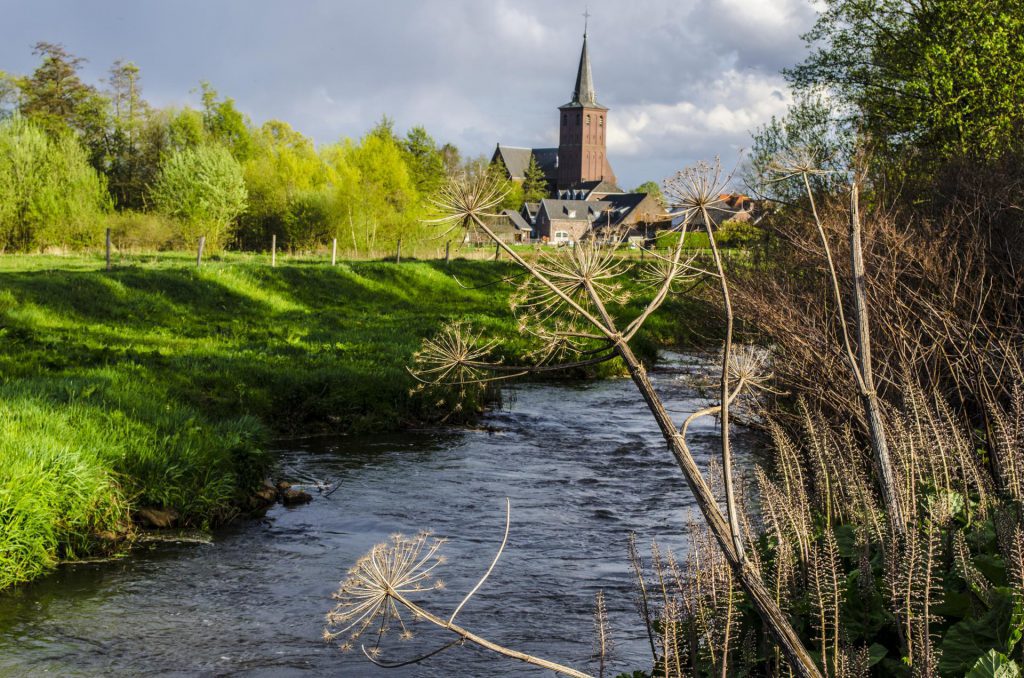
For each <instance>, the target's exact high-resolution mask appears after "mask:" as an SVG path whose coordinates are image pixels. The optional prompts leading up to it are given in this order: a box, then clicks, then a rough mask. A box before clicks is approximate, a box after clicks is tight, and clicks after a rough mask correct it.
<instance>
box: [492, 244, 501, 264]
mask: <svg viewBox="0 0 1024 678" xmlns="http://www.w3.org/2000/svg"><path fill="white" fill-rule="evenodd" d="M499 255H501V245H495V246H494V260H495V261H497V260H498V256H499Z"/></svg>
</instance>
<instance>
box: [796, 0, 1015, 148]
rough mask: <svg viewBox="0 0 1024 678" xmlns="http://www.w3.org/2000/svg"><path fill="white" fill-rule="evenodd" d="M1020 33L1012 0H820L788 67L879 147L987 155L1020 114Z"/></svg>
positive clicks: (803, 86)
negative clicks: (802, 56) (804, 45)
mask: <svg viewBox="0 0 1024 678" xmlns="http://www.w3.org/2000/svg"><path fill="white" fill-rule="evenodd" d="M1022 34H1024V12H1021V7H1020V2H1019V1H1018V0H935V1H933V2H923V3H913V2H906V1H905V0H827V2H826V7H825V11H824V12H823V13H822V14H821V16H820V17H819V19H818V22H817V24H816V25H815V27H814V28H813V29H812V30H811V31H810V32H809V33H808V34H807V35H806V36H805V39H806V40H807V41H808V43H809V44H810V45H812V46H814V51H813V52H812V53H811V55H810V56H809V57H808V58H807V59H806V60H805V61H804V62H803V63H802V64H800V65H798V66H796V67H795V68H792V69H790V70H788V71H786V75H787V77H788V79H789V81H790V82H791V83H792V84H793V85H794V86H795V87H796V88H797V89H799V90H801V91H804V92H814V91H816V90H820V89H824V90H826V91H827V92H828V93H829V95H830V97H831V98H832V101H831V105H832V106H836V105H838V106H839V108H840V109H841V110H842V111H843V112H844V113H845V115H846V117H847V120H848V121H849V122H850V123H851V124H852V125H853V126H854V127H855V128H857V129H859V130H860V131H861V132H863V133H864V134H866V135H868V136H869V137H870V138H871V139H872V140H873V141H874V142H876V143H879V144H882V146H883V150H886V149H887V150H888V151H890V152H895V153H898V152H900V151H903V150H906V149H910V148H912V149H914V152H915V153H920V154H923V155H924V158H925V160H940V161H941V160H943V159H946V158H950V157H978V156H980V157H993V156H998V155H999V154H1000V153H1001V152H1002V151H1003V150H1005V149H1006V147H1007V145H1008V144H1007V142H1008V141H1010V140H1012V138H1013V137H1014V135H1015V131H1019V125H1020V123H1021V121H1022V120H1024V113H1022V110H1024V109H1022V107H1024V89H1022V88H1021V87H1020V86H1019V83H1020V82H1022V81H1024V41H1022V40H1021V39H1020V36H1021V35H1022Z"/></svg>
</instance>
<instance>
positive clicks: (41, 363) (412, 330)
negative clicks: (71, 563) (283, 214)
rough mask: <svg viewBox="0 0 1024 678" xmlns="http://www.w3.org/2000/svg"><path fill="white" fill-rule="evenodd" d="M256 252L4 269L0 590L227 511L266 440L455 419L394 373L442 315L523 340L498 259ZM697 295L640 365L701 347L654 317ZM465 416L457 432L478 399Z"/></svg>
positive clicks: (648, 347)
mask: <svg viewBox="0 0 1024 678" xmlns="http://www.w3.org/2000/svg"><path fill="white" fill-rule="evenodd" d="M266 259H268V257H265V256H262V255H247V254H225V255H220V256H215V257H213V258H210V259H207V260H205V261H204V262H203V265H202V267H201V268H198V269H197V268H196V267H195V262H194V259H193V258H192V256H191V255H185V254H169V253H160V254H159V255H133V256H132V257H130V258H127V257H122V258H121V259H120V260H119V262H118V265H116V266H115V267H114V268H113V270H111V271H109V272H108V271H105V270H104V261H103V258H102V256H101V255H95V254H79V255H73V256H47V255H6V256H3V257H0V280H2V286H0V336H2V338H3V339H2V343H0V375H2V380H0V432H2V436H0V458H3V459H4V464H3V465H2V466H0V525H2V526H3V530H0V588H5V587H7V586H10V585H12V584H16V583H18V582H23V581H27V580H30V579H32V578H34V577H36V576H39V575H40V574H42V573H44V572H46V571H48V570H49V569H51V568H52V567H54V566H55V565H56V564H57V563H58V562H60V561H61V560H66V559H76V558H81V557H84V556H89V555H102V554H107V553H111V552H117V551H121V550H123V547H124V542H125V541H130V539H131V537H132V535H133V533H134V532H135V530H136V528H135V527H134V526H133V515H135V513H136V512H137V511H138V510H139V509H140V508H142V507H152V508H157V509H168V510H173V511H174V512H175V513H176V514H177V516H178V518H177V521H176V522H177V524H178V525H182V526H196V527H209V526H211V525H214V524H217V523H220V522H223V521H226V520H229V519H231V518H233V517H234V516H236V515H238V513H239V512H240V510H241V508H242V507H244V505H245V503H246V500H247V498H248V497H249V496H251V494H252V492H253V491H254V490H255V489H256V488H257V487H258V486H259V485H260V483H262V481H263V480H264V479H265V478H267V477H268V474H270V473H271V470H272V467H273V463H274V460H273V459H272V458H271V457H270V456H269V455H268V454H267V453H266V452H265V449H266V442H267V441H268V440H269V439H270V438H271V437H272V436H274V435H276V434H296V433H315V432H322V431H330V432H335V433H348V432H353V433H355V432H358V433H367V432H380V431H389V430H395V429H400V428H403V427H409V426H421V425H431V424H436V423H438V421H439V419H440V418H441V417H442V416H449V417H450V415H451V409H450V408H448V409H446V408H445V407H438V403H437V402H436V401H435V400H433V399H428V398H423V397H418V396H416V395H414V394H412V393H411V390H412V388H413V387H414V386H415V381H414V380H413V379H412V377H411V376H410V375H409V374H408V373H407V371H406V369H405V366H406V365H408V364H409V363H410V361H411V358H412V354H413V353H414V352H415V351H416V349H417V348H418V347H419V345H420V342H421V340H422V339H423V338H424V337H426V336H429V335H431V334H432V333H433V332H434V330H435V329H437V328H438V327H439V326H440V325H441V324H442V323H443V322H445V321H447V320H454V319H460V320H463V321H466V322H469V323H471V324H472V325H473V326H475V327H477V328H480V329H481V330H482V331H483V332H484V333H486V334H487V335H489V336H494V337H500V338H502V340H503V346H502V351H503V352H504V355H505V357H506V358H508V359H513V360H514V359H516V358H517V357H521V356H522V354H523V353H524V352H525V351H526V350H527V348H528V346H527V344H526V343H525V340H523V339H522V338H521V337H520V333H519V332H518V330H517V329H516V326H515V321H514V319H513V316H512V315H511V313H510V312H509V309H508V303H507V302H508V294H509V291H510V289H511V287H510V286H509V285H507V284H495V283H496V282H497V281H501V280H502V279H503V278H504V277H506V276H509V275H510V274H512V273H513V268H512V266H511V265H510V264H507V263H505V262H490V261H467V260H462V259H455V260H453V261H452V262H451V263H450V265H448V266H446V265H445V263H444V262H443V261H432V262H422V261H418V262H417V261H411V262H403V263H402V264H400V265H396V264H394V263H392V262H382V261H378V262H346V263H340V264H339V265H337V266H333V267H332V266H329V265H328V264H326V263H325V262H324V261H323V260H322V259H318V258H307V259H303V258H288V259H285V258H284V257H279V262H278V264H279V265H278V266H277V267H271V266H269V265H268V264H269V262H268V261H267V260H266ZM697 303H698V302H684V301H679V302H675V305H674V306H673V307H672V308H671V309H668V310H667V311H665V312H663V313H662V316H661V317H659V318H656V319H655V320H654V322H653V323H652V324H651V329H650V330H649V331H648V334H647V335H646V336H645V337H644V338H643V341H642V342H641V346H642V347H643V349H642V352H643V353H644V354H645V355H646V357H647V358H648V359H652V358H653V356H654V355H655V353H656V349H657V346H658V345H659V344H678V343H681V342H684V343H693V342H697V341H699V339H700V338H699V334H694V332H696V331H699V327H700V325H701V323H699V322H698V323H696V324H691V323H679V322H674V321H673V320H672V319H671V318H669V315H675V316H676V317H677V318H678V316H679V314H687V315H690V316H692V317H699V316H700V315H701V313H702V312H704V313H706V311H702V310H701V309H700V308H699V307H698V306H691V305H692V304H697ZM605 367H606V370H605V372H604V373H607V372H608V371H615V370H616V369H617V368H616V367H615V366H614V365H611V366H605ZM576 376H579V375H576ZM468 404H469V407H467V408H466V409H465V410H464V411H463V413H462V414H461V415H460V416H461V417H462V420H468V419H471V418H472V417H473V416H474V414H475V413H477V412H479V411H480V409H481V408H482V407H483V406H484V404H485V403H484V402H483V398H477V399H476V401H472V400H471V402H470V403H468ZM451 421H454V419H448V422H449V423H450V422H451Z"/></svg>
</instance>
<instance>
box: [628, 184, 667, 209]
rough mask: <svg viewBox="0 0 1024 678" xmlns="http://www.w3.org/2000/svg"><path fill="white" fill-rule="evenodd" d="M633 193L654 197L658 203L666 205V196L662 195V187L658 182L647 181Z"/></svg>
mask: <svg viewBox="0 0 1024 678" xmlns="http://www.w3.org/2000/svg"><path fill="white" fill-rule="evenodd" d="M633 192H634V193H646V194H647V195H653V196H654V197H655V199H657V201H658V202H660V203H662V204H664V202H665V196H663V195H662V194H661V186H659V185H658V182H657V181H645V182H644V183H642V184H640V185H639V186H637V187H636V188H634V189H633Z"/></svg>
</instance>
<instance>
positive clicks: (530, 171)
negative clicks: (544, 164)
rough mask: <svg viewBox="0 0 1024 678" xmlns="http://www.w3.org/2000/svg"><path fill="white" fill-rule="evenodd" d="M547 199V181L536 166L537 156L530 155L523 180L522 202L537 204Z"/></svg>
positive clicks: (542, 171) (542, 172)
mask: <svg viewBox="0 0 1024 678" xmlns="http://www.w3.org/2000/svg"><path fill="white" fill-rule="evenodd" d="M546 197H548V180H547V178H546V177H545V176H544V170H542V169H541V168H540V165H538V164H537V156H535V155H533V154H532V153H531V154H530V164H529V165H528V166H527V167H526V176H525V178H524V179H523V201H524V202H539V201H541V200H543V199H544V198H546Z"/></svg>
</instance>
